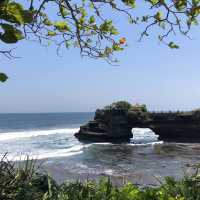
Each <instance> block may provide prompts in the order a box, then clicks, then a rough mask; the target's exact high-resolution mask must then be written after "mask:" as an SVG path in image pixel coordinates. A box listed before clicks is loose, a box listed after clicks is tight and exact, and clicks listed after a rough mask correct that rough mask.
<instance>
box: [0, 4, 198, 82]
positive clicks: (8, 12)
mask: <svg viewBox="0 0 200 200" xmlns="http://www.w3.org/2000/svg"><path fill="white" fill-rule="evenodd" d="M140 6H141V7H142V9H141V11H140V9H138V7H140ZM137 10H138V11H139V12H138V11H137ZM136 11H137V12H136ZM108 13H109V15H108ZM138 13H141V14H138ZM119 14H121V16H122V17H123V16H125V18H127V19H128V22H129V23H130V24H133V25H138V24H141V27H142V33H141V35H140V37H139V40H141V39H142V38H143V37H148V36H149V34H150V32H151V28H152V27H153V28H154V29H155V30H156V31H157V36H158V39H159V41H161V42H163V43H164V44H166V45H167V46H169V47H170V48H172V49H177V48H179V46H178V45H177V44H176V41H175V42H174V41H171V39H169V38H170V36H171V35H175V33H179V34H181V35H184V36H186V37H189V35H188V33H189V32H190V30H191V28H192V27H193V25H198V19H199V18H198V17H199V14H200V0H174V1H167V0H146V1H138V2H137V1H136V0H120V1H114V0H80V1H75V0H74V1H71V0H51V1H50V0H42V1H40V0H26V1H20V0H1V1H0V42H1V43H2V44H1V47H0V55H3V56H5V57H7V58H15V57H16V56H15V55H14V54H13V50H14V49H15V46H13V44H17V43H18V42H19V41H21V40H24V39H27V40H31V41H37V42H39V43H41V44H42V45H45V46H48V45H50V44H55V45H56V47H57V53H59V50H60V49H61V47H64V48H66V49H69V48H70V47H76V48H79V49H80V54H81V56H88V57H90V58H94V59H97V58H102V59H105V60H106V61H107V62H109V63H116V62H117V60H116V58H115V57H113V54H114V53H116V52H120V51H122V50H123V49H124V48H125V46H126V44H127V41H126V40H127V39H126V37H125V36H124V35H120V29H122V28H120V27H117V26H118V25H117V24H115V23H114V22H113V21H114V20H113V19H114V18H115V17H116V16H120V15H119ZM118 29H119V30H118ZM134 30H135V29H134ZM123 34H124V33H123ZM9 47H10V48H9ZM7 48H8V49H7ZM7 78H8V77H7V75H6V74H4V73H0V82H5V81H6V80H7Z"/></svg>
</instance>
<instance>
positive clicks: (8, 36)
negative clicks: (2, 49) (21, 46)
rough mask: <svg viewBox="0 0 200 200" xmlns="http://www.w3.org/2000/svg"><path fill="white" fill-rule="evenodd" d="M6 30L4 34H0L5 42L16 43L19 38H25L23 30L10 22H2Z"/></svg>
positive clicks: (0, 37)
mask: <svg viewBox="0 0 200 200" xmlns="http://www.w3.org/2000/svg"><path fill="white" fill-rule="evenodd" d="M0 26H1V27H2V29H3V30H4V33H3V34H0V39H1V40H2V41H3V42H5V43H8V44H10V43H16V42H17V41H18V40H22V39H24V36H23V34H22V32H21V31H20V30H18V29H16V28H15V27H13V26H12V25H10V24H0Z"/></svg>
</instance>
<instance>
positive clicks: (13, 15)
mask: <svg viewBox="0 0 200 200" xmlns="http://www.w3.org/2000/svg"><path fill="white" fill-rule="evenodd" d="M6 11H7V16H5V17H7V19H10V21H11V22H14V23H18V24H24V17H23V11H24V10H23V7H22V5H21V4H19V3H15V2H11V3H9V4H8V5H7V9H6Z"/></svg>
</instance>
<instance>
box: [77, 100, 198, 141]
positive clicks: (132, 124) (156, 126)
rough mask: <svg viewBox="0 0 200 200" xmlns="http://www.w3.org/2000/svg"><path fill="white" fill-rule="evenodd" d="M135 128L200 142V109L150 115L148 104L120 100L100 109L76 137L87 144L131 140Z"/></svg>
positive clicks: (163, 137) (172, 139)
mask: <svg viewBox="0 0 200 200" xmlns="http://www.w3.org/2000/svg"><path fill="white" fill-rule="evenodd" d="M132 128H150V129H151V130H152V131H154V132H155V133H156V134H158V135H159V139H161V140H164V141H177V140H180V141H182V142H184V141H185V142H187V141H194V142H199V141H200V110H193V111H187V112H179V111H177V112H149V111H148V110H147V108H146V105H140V104H135V105H131V104H130V103H128V102H126V101H118V102H115V103H113V104H111V105H109V106H106V107H104V108H103V109H97V110H96V112H95V116H94V119H93V120H92V121H90V122H88V123H87V124H85V125H83V126H81V127H80V130H79V132H78V133H76V134H75V137H77V138H78V139H79V140H85V141H129V140H130V138H132V137H133V133H132V132H131V129H132Z"/></svg>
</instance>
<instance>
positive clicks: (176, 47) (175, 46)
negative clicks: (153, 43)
mask: <svg viewBox="0 0 200 200" xmlns="http://www.w3.org/2000/svg"><path fill="white" fill-rule="evenodd" d="M168 46H169V47H170V48H171V49H179V46H178V45H177V44H175V43H174V42H170V43H169V44H168Z"/></svg>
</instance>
